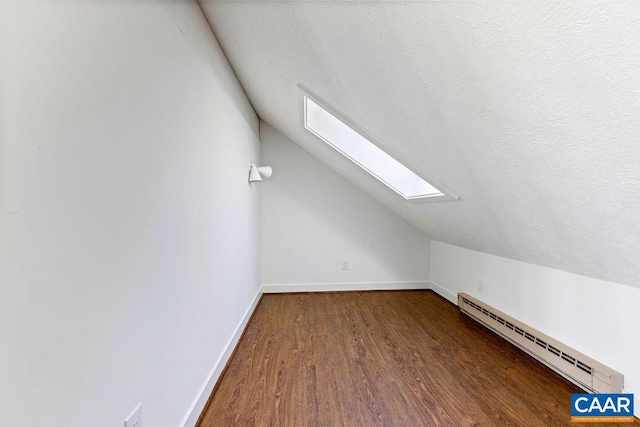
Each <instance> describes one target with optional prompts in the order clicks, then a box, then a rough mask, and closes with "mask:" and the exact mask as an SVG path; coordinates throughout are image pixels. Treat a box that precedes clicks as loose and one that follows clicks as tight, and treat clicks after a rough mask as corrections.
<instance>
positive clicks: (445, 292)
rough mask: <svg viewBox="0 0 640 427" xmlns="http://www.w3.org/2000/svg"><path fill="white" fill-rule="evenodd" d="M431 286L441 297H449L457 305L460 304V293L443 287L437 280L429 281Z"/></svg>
mask: <svg viewBox="0 0 640 427" xmlns="http://www.w3.org/2000/svg"><path fill="white" fill-rule="evenodd" d="M429 288H430V289H431V290H433V291H434V292H435V293H437V294H438V295H440V296H441V297H443V298H446V299H448V300H449V301H451V302H452V303H454V304H455V305H458V295H456V294H454V293H453V292H451V291H450V290H448V289H445V288H443V287H442V286H440V285H438V284H437V283H436V282H429Z"/></svg>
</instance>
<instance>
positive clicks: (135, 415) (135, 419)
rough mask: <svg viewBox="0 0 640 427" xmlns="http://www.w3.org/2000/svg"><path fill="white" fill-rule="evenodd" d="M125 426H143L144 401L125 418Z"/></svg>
mask: <svg viewBox="0 0 640 427" xmlns="http://www.w3.org/2000/svg"><path fill="white" fill-rule="evenodd" d="M124 427H142V403H138V406H136V409H134V410H133V412H132V413H131V414H130V415H129V416H128V417H127V419H126V420H124Z"/></svg>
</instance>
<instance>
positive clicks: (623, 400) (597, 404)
mask: <svg viewBox="0 0 640 427" xmlns="http://www.w3.org/2000/svg"><path fill="white" fill-rule="evenodd" d="M571 422H572V423H589V422H594V423H596V422H597V423H632V422H633V394H572V395H571Z"/></svg>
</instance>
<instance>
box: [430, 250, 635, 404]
mask: <svg viewBox="0 0 640 427" xmlns="http://www.w3.org/2000/svg"><path fill="white" fill-rule="evenodd" d="M431 263H432V267H431V268H432V282H433V287H434V289H435V290H436V291H438V293H440V294H441V295H443V296H445V297H447V298H448V299H450V300H451V301H452V302H454V303H455V302H456V295H457V293H458V292H466V293H468V294H470V295H473V296H475V297H477V298H479V299H480V300H482V301H485V302H486V303H487V304H489V305H492V306H494V307H495V308H497V309H498V310H500V311H503V312H505V313H506V314H508V315H510V316H513V317H515V318H517V319H519V320H521V321H523V322H524V323H526V324H528V325H531V326H532V327H534V328H536V329H538V330H539V331H541V332H543V333H545V334H547V335H549V336H551V337H553V338H556V339H558V340H560V341H562V342H564V343H566V344H568V345H569V346H571V347H573V348H575V349H576V350H578V351H580V352H582V353H584V354H586V355H587V356H589V357H592V358H593V359H595V360H598V361H599V362H602V363H604V364H605V365H608V366H610V367H612V368H614V369H616V370H617V371H619V372H621V373H623V374H624V376H625V378H624V380H625V389H626V390H627V392H628V393H634V394H635V397H636V402H635V415H636V416H638V415H639V414H640V364H638V354H640V341H638V339H637V337H638V307H640V289H638V288H633V287H630V286H625V285H619V284H617V283H612V282H605V281H603V280H598V279H592V278H589V277H585V276H580V275H577V274H573V273H568V272H565V271H561V270H556V269H552V268H547V267H541V266H537V265H533V264H528V263H525V262H520V261H515V260H511V259H507V258H501V257H498V256H494V255H489V254H486V253H482V252H477V251H472V250H469V249H464V248H461V247H458V246H453V245H450V244H447V243H442V242H438V241H435V240H432V241H431ZM479 280H482V281H483V284H484V292H480V291H479V289H478V281H479Z"/></svg>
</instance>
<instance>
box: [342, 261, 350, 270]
mask: <svg viewBox="0 0 640 427" xmlns="http://www.w3.org/2000/svg"><path fill="white" fill-rule="evenodd" d="M342 269H343V270H348V269H349V260H348V259H343V260H342Z"/></svg>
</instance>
